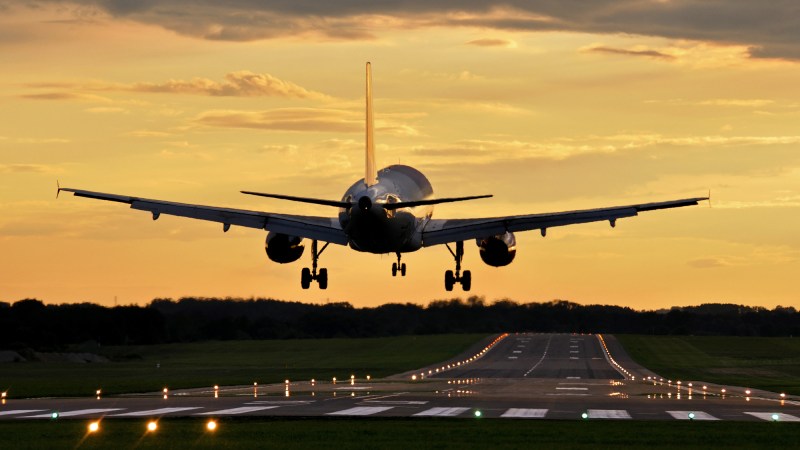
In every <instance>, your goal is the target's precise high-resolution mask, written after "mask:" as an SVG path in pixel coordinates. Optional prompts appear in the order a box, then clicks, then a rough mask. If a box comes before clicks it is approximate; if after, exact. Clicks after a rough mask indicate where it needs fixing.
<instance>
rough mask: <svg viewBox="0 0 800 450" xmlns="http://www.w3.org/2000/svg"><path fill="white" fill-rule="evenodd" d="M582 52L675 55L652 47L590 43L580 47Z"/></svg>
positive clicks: (671, 57) (667, 56) (626, 54)
mask: <svg viewBox="0 0 800 450" xmlns="http://www.w3.org/2000/svg"><path fill="white" fill-rule="evenodd" d="M581 51H582V52H586V53H610V54H614V55H624V56H645V57H648V58H656V59H675V56H673V55H670V54H668V53H663V52H660V51H658V50H652V49H636V48H634V49H627V48H618V47H608V46H605V45H597V44H595V45H590V46H588V47H584V48H582V49H581Z"/></svg>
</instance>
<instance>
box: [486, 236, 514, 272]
mask: <svg viewBox="0 0 800 450" xmlns="http://www.w3.org/2000/svg"><path fill="white" fill-rule="evenodd" d="M477 243H478V248H479V249H480V253H481V259H482V260H483V262H485V263H486V264H488V265H490V266H492V267H502V266H507V265H509V264H511V261H513V260H514V256H515V255H516V254H517V240H516V239H515V238H514V233H512V232H510V231H506V232H505V233H504V234H498V235H495V236H489V237H487V238H482V239H478V241H477Z"/></svg>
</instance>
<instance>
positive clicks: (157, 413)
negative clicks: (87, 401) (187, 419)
mask: <svg viewBox="0 0 800 450" xmlns="http://www.w3.org/2000/svg"><path fill="white" fill-rule="evenodd" d="M200 408H201V407H200V406H190V407H188V408H158V409H150V410H147V411H133V412H129V413H124V414H114V417H142V416H162V415H164V414H169V413H174V412H181V411H191V410H193V409H200Z"/></svg>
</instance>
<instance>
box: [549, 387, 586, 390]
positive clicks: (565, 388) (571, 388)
mask: <svg viewBox="0 0 800 450" xmlns="http://www.w3.org/2000/svg"><path fill="white" fill-rule="evenodd" d="M556 390H557V391H588V390H589V388H580V387H557V388H556Z"/></svg>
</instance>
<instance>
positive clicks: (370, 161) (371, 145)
mask: <svg viewBox="0 0 800 450" xmlns="http://www.w3.org/2000/svg"><path fill="white" fill-rule="evenodd" d="M374 131H375V122H374V121H373V119H372V66H371V65H370V63H367V149H366V162H367V163H366V168H365V170H366V172H365V174H364V183H366V185H367V186H372V185H373V184H376V183H377V182H378V175H377V169H376V168H375V140H374Z"/></svg>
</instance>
